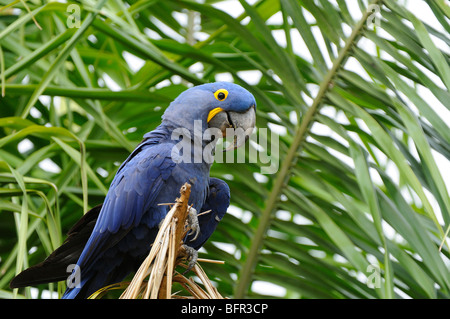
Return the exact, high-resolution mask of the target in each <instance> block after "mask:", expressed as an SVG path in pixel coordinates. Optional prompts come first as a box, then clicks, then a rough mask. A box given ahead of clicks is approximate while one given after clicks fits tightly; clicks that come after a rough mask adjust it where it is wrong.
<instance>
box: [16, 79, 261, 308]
mask: <svg viewBox="0 0 450 319" xmlns="http://www.w3.org/2000/svg"><path fill="white" fill-rule="evenodd" d="M255 108H256V102H255V98H254V97H253V95H252V94H251V93H250V92H248V91H247V90H245V89H244V88H242V87H241V86H239V85H236V84H232V83H227V82H216V83H209V84H203V85H199V86H194V87H192V88H189V89H188V90H186V91H184V92H183V93H181V94H180V95H179V96H178V97H177V98H176V99H175V100H174V101H173V102H172V103H170V105H169V106H168V108H167V109H166V111H165V112H164V114H163V116H162V122H161V124H160V125H159V126H158V127H157V128H156V129H155V130H153V131H151V132H149V133H147V134H145V135H144V139H143V141H142V142H141V143H140V144H139V145H138V146H137V148H136V149H135V150H134V151H133V152H132V153H131V154H130V156H129V157H128V158H127V159H126V160H125V162H123V164H122V165H121V166H120V167H119V169H118V171H117V173H116V175H115V177H114V179H113V181H112V183H111V185H110V188H109V190H108V193H107V195H106V198H105V200H104V202H103V204H101V205H98V206H96V207H94V208H93V209H91V210H90V211H89V212H87V213H86V214H85V215H84V216H83V217H82V218H81V219H80V220H79V221H78V222H77V223H76V225H75V226H73V227H72V229H71V230H70V231H69V233H68V237H67V239H66V241H65V242H64V243H63V245H62V246H60V247H59V248H58V249H56V250H55V251H54V252H53V253H52V254H51V255H50V256H49V257H48V258H47V259H46V260H44V261H43V262H42V263H40V264H38V265H35V266H33V267H30V268H28V269H26V270H24V271H23V272H21V273H20V274H19V275H17V276H16V277H15V278H14V279H13V280H12V281H11V284H10V287H11V288H19V287H25V286H29V285H37V284H40V283H48V282H54V281H61V280H66V279H67V278H68V276H69V275H70V273H68V272H67V269H68V268H67V267H68V266H69V265H73V264H76V267H75V268H74V272H77V271H78V272H79V273H78V275H79V279H80V281H79V285H77V286H75V287H68V288H67V289H66V291H65V293H64V295H63V298H66V299H72V298H87V297H89V296H90V295H91V294H92V293H94V292H95V291H97V290H98V289H100V288H102V287H104V286H107V285H109V284H113V283H117V282H120V281H121V280H123V279H124V277H125V276H127V275H128V274H129V273H131V272H133V271H136V270H137V269H138V267H139V266H140V264H141V263H142V261H143V260H144V259H145V257H146V256H147V255H148V253H149V251H150V247H151V244H152V243H153V241H154V239H155V237H156V235H157V232H158V226H159V225H160V223H161V221H162V220H163V219H164V217H165V216H166V214H167V212H168V210H169V207H168V206H167V205H158V204H160V203H173V202H174V200H175V198H177V197H179V191H180V188H181V186H182V185H183V184H184V183H186V182H187V183H189V184H191V195H190V198H189V204H190V205H192V207H193V210H192V212H204V211H207V210H211V212H210V213H208V214H204V215H200V216H199V217H198V219H197V220H195V218H194V219H193V220H194V222H193V223H192V227H193V230H194V232H193V233H192V234H189V235H188V236H187V238H185V245H187V247H191V248H192V249H189V250H188V251H190V253H191V254H192V255H193V256H192V259H195V253H196V250H198V249H199V248H200V247H201V246H202V245H203V244H204V243H205V242H206V240H207V239H208V238H209V237H210V236H211V234H212V233H213V232H214V230H215V228H216V226H217V224H218V222H219V221H220V220H221V219H222V217H223V216H224V214H225V213H226V211H227V208H228V206H229V203H230V189H229V187H228V185H227V184H226V183H225V182H224V181H222V180H220V179H217V178H210V177H209V172H210V167H211V163H210V162H207V161H205V160H203V159H202V160H201V161H198V160H197V161H186V160H184V161H180V160H179V159H178V160H174V158H173V156H174V154H177V152H175V153H174V152H173V149H174V146H175V145H177V143H179V139H173V136H172V133H173V132H174V130H176V129H180V128H182V129H185V132H187V133H191V134H192V135H191V136H192V141H191V142H192V143H194V141H193V140H194V138H193V137H194V136H195V133H194V121H196V122H197V125H198V124H199V123H200V124H201V132H205V130H207V129H208V128H215V129H218V130H220V131H221V132H223V133H224V135H225V133H226V132H225V131H226V128H242V129H243V130H244V131H245V134H246V135H245V136H246V138H247V137H248V136H249V135H250V133H251V131H252V130H253V128H254V126H255ZM199 121H200V122H199ZM197 134H198V132H197ZM185 135H186V134H184V136H185ZM188 135H189V134H188ZM209 142H211V141H208V139H206V140H202V142H201V145H202V147H205V146H206V144H207V143H209ZM238 144H242V142H241V143H237V145H234V146H235V147H238V146H239V145H238ZM191 152H193V150H191ZM195 216H196V215H195V213H194V217H195ZM74 274H75V273H72V276H73V275H74Z"/></svg>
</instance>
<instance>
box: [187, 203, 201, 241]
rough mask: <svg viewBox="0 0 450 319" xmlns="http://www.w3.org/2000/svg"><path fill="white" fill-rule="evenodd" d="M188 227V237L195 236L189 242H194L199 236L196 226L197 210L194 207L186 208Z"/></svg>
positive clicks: (197, 226)
mask: <svg viewBox="0 0 450 319" xmlns="http://www.w3.org/2000/svg"><path fill="white" fill-rule="evenodd" d="M188 211H189V212H188V218H187V221H188V226H189V228H190V229H191V231H190V232H189V234H188V235H192V234H195V236H194V238H192V239H191V241H194V240H196V239H197V237H198V235H199V234H200V226H199V224H198V217H197V210H196V209H195V208H194V207H189V208H188Z"/></svg>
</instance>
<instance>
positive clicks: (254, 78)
mask: <svg viewBox="0 0 450 319" xmlns="http://www.w3.org/2000/svg"><path fill="white" fill-rule="evenodd" d="M339 1H341V0H339ZM247 2H248V3H250V4H253V3H254V2H256V0H249V1H247ZM330 2H332V3H335V4H336V2H337V0H330ZM346 2H347V5H348V8H349V10H350V13H351V15H352V16H353V18H354V20H355V21H358V20H359V18H361V16H362V14H361V11H360V9H359V6H358V4H357V0H346ZM398 2H399V3H400V4H405V5H406V7H407V8H408V9H409V10H410V11H412V12H413V13H414V14H415V15H416V16H417V17H419V18H420V19H421V20H422V21H424V22H426V23H428V24H429V25H431V26H432V27H434V28H436V29H437V30H438V31H442V32H445V31H444V30H443V28H442V26H441V25H440V24H439V22H438V21H437V20H436V18H435V17H434V14H433V12H432V11H431V9H430V8H429V7H428V5H427V4H426V3H425V2H424V1H422V0H399V1H398ZM214 7H216V8H218V9H221V10H223V11H225V12H228V13H229V14H230V15H231V16H233V17H238V16H239V15H240V14H241V13H243V12H244V9H243V7H242V6H241V4H240V3H239V1H237V0H229V1H223V2H219V3H216V4H214ZM175 18H176V19H178V20H179V21H180V22H181V24H183V25H186V24H187V16H186V14H177V15H176V16H175ZM306 18H307V19H308V21H314V18H313V17H312V16H308V13H307V12H306ZM152 21H153V22H154V23H157V25H158V26H159V27H161V28H164V25H162V24H161V23H158V21H155V20H152ZM268 22H269V23H273V24H280V23H282V16H281V13H278V14H276V15H274V16H273V17H271V18H270V19H269V21H268ZM244 23H245V20H244ZM166 29H168V28H166ZM170 31H171V30H168V32H170ZM312 31H313V33H315V34H316V39H320V38H321V35H320V34H318V33H317V32H316V31H318V30H314V28H313V29H312ZM344 31H346V32H348V34H350V32H351V30H350V28H348V27H347V29H344ZM378 31H379V32H383V31H382V30H378ZM273 35H274V38H275V39H276V41H277V42H278V43H279V44H280V45H282V46H286V39H285V37H284V31H279V32H274V33H273ZM384 35H386V37H389V35H388V34H387V33H383V36H384ZM151 36H152V37H154V36H155V34H154V33H152V34H151ZM177 36H178V37H179V35H177ZM198 36H199V37H202V33H201V32H199V33H198ZM291 36H292V42H293V44H294V52H295V53H296V54H298V55H300V56H301V57H303V58H304V59H306V60H307V61H312V58H311V56H310V54H309V51H308V49H307V47H306V46H305V44H304V42H303V40H302V39H301V36H300V34H298V32H297V31H296V30H295V31H293V32H292V33H291ZM433 40H435V43H436V45H437V46H438V47H439V48H440V49H441V50H444V51H445V52H449V53H450V48H449V47H448V46H446V45H445V44H444V43H443V42H442V41H440V40H438V39H436V38H433ZM318 43H319V47H320V49H321V50H322V52H325V54H324V57H325V58H326V59H328V58H327V56H328V53H327V50H326V48H325V44H324V43H323V41H318ZM359 45H360V46H364V45H367V51H368V52H372V53H374V52H375V47H374V45H373V44H372V43H371V42H370V41H368V40H365V39H362V40H361V42H360V43H359ZM124 58H125V59H126V61H127V62H128V64H129V65H130V67H131V68H132V70H134V71H137V70H139V69H140V68H141V67H142V66H143V64H144V61H143V60H141V59H139V58H136V57H135V56H133V55H131V54H125V55H124ZM327 63H328V64H329V66H331V61H330V60H329V59H328V61H327ZM199 68H200V70H199ZM346 69H349V70H352V71H355V72H357V73H358V74H360V75H361V76H363V77H365V78H367V75H366V73H365V71H364V70H363V69H362V67H361V66H360V65H359V63H358V62H357V61H356V60H355V59H349V61H348V62H347V64H346ZM191 71H192V72H197V71H201V65H197V64H196V65H194V66H193V67H192V70H191ZM427 74H429V72H428V73H427ZM239 75H240V76H241V77H242V78H244V79H245V80H246V81H247V82H248V83H250V84H252V83H257V82H258V81H259V79H260V77H261V74H260V72H258V71H255V72H242V73H240V74H239ZM175 78H176V77H175ZM178 78H179V77H178ZM178 80H179V81H181V79H178ZM216 80H217V81H232V77H231V75H230V74H227V73H223V74H218V75H217V76H216ZM104 81H105V85H106V86H107V87H108V88H110V89H111V90H114V91H116V90H120V87H119V86H118V85H117V84H116V83H114V81H112V79H111V78H109V77H108V76H107V75H105V77H104ZM439 82H440V80H437V83H438V85H439ZM167 84H169V83H167ZM161 85H162V86H164V85H166V84H164V83H163V84H161ZM442 87H443V86H442ZM312 93H314V91H313V92H312ZM420 93H421V94H422V96H423V98H424V100H425V101H431V102H429V103H430V105H431V106H433V107H436V110H438V112H439V113H438V114H443V116H442V118H447V119H450V112H449V111H448V110H447V109H446V108H445V107H444V106H443V105H442V104H441V103H440V102H439V101H438V100H437V99H436V98H435V97H434V96H433V95H432V94H431V93H430V92H429V91H428V90H427V89H425V88H423V89H421V90H420ZM303 97H304V98H305V100H307V97H306V96H303ZM40 100H41V102H43V103H44V104H47V103H48V102H49V101H48V97H45V96H43V97H41V98H40ZM34 110H36V109H34ZM36 111H37V110H36ZM322 112H324V113H327V112H331V113H327V114H328V115H331V116H334V117H337V120H338V121H339V117H338V115H337V114H335V113H334V110H332V109H331V108H329V109H327V108H324V109H322ZM32 115H33V114H32ZM36 116H39V114H36ZM293 120H295V119H293ZM271 129H274V130H277V129H278V132H279V133H280V134H283V133H284V132H285V129H284V128H282V127H276V126H273V127H271ZM313 130H316V133H318V134H322V135H324V134H329V135H331V136H333V138H337V137H336V134H335V133H333V132H332V131H331V130H330V129H329V128H328V127H326V126H323V125H315V126H313ZM339 140H341V141H342V139H339ZM29 143H31V142H29V140H24V141H23V142H22V143H21V144H22V145H21V146H20V145H19V149H20V148H22V149H23V150H21V151H26V150H27V149H28V148H29V147H30V145H29ZM335 154H336V153H333V155H335ZM336 155H339V154H336ZM434 155H435V158H436V161H437V163H438V165H439V167H440V168H441V173H442V174H443V178H444V180H445V182H446V184H447V187H448V189H450V170H448V169H444V168H448V167H449V161H448V160H447V159H445V158H444V157H443V156H442V155H440V154H437V153H434ZM344 160H346V162H348V159H344ZM351 165H353V164H352V163H351ZM40 166H41V167H42V168H44V169H46V170H48V171H51V172H58V170H59V167H57V166H56V164H54V163H53V162H51V161H50V160H49V161H47V162H45V163H41V164H40ZM55 166H56V167H55ZM390 173H391V174H392V175H393V176H398V171H396V168H395V167H394V166H393V165H392V172H390ZM373 178H374V180H375V182H376V181H377V180H378V181H380V179H379V177H378V176H373ZM429 197H430V201H431V202H432V203H433V206H434V207H435V208H436V210H437V211H438V212H440V210H439V206H438V205H437V204H436V202H435V201H434V199H433V198H432V196H429ZM229 212H230V213H231V214H233V215H236V216H237V217H239V218H242V219H243V220H244V221H245V220H248V218H249V216H250V218H251V213H250V212H245V211H242V210H241V209H240V208H237V207H234V206H233V207H230V210H229ZM286 213H288V212H282V211H280V212H277V216H278V217H280V218H283V216H284V215H286ZM438 215H439V214H438ZM439 217H440V216H439ZM440 221H441V222H442V218H441V217H440ZM308 222H309V221H307V220H300V221H299V224H301V223H308ZM231 246H233V245H231ZM221 248H222V249H225V250H227V251H228V252H230V253H232V254H234V253H236V250H235V249H236V247H234V246H233V247H228V246H225V245H224V246H223V247H222V246H221ZM252 290H253V291H255V292H257V293H261V294H264V293H265V292H267V291H270V293H271V294H272V295H278V296H284V295H285V292H286V290H285V289H284V288H283V287H280V286H277V285H274V284H271V283H266V282H258V281H256V282H254V283H253V286H252Z"/></svg>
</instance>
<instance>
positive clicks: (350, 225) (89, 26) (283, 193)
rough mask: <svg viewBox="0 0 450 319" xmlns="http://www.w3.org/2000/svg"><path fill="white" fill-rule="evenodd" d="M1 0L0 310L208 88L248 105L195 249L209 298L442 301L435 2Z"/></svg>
mask: <svg viewBox="0 0 450 319" xmlns="http://www.w3.org/2000/svg"><path fill="white" fill-rule="evenodd" d="M8 2H9V1H5V0H0V5H3V6H4V8H3V9H2V10H0V72H1V76H0V79H1V82H2V83H1V87H2V90H3V92H4V96H2V97H1V98H0V145H1V147H0V273H1V274H2V277H1V278H0V296H1V297H5V298H11V297H30V296H31V291H32V290H30V289H25V290H23V291H22V290H20V291H10V289H9V288H8V283H9V281H10V280H11V278H12V277H13V276H14V274H15V273H17V272H18V271H20V270H21V269H23V268H24V267H27V266H28V265H31V264H35V263H37V262H39V261H41V260H43V259H44V258H45V256H47V255H48V254H49V253H50V252H51V251H52V250H53V249H54V248H55V247H56V246H58V245H59V244H60V242H61V241H62V240H63V234H65V233H66V232H67V230H68V229H69V228H70V227H71V225H73V223H74V222H75V221H76V220H77V219H78V218H79V217H80V216H81V215H82V213H83V211H85V210H86V209H88V208H89V207H93V206H94V205H96V204H98V203H101V202H102V200H103V198H104V195H105V192H106V191H107V189H108V186H109V184H110V182H111V180H112V178H113V176H114V174H115V171H116V170H117V168H118V165H119V164H120V163H121V162H122V161H123V160H124V159H125V158H126V156H127V155H128V154H129V152H130V151H132V150H133V149H134V147H135V146H136V145H137V143H138V142H139V141H140V140H141V138H142V135H143V134H144V133H146V132H148V131H150V130H152V129H153V128H155V127H156V126H157V125H158V124H159V123H160V117H161V115H162V113H163V112H164V109H165V107H166V106H167V105H168V104H169V103H170V101H171V100H172V99H173V98H174V97H175V96H177V95H178V94H179V93H180V92H182V91H183V90H185V89H186V87H187V86H190V85H194V84H200V83H205V82H211V81H216V80H221V79H227V80H230V81H235V82H236V83H238V84H241V85H243V86H244V87H246V88H247V89H249V90H250V91H251V92H252V93H253V94H254V95H255V97H256V99H257V103H258V108H257V127H258V128H259V130H258V131H257V138H256V139H255V141H254V142H255V143H251V144H250V145H249V146H247V152H248V153H246V156H247V157H246V162H245V163H215V164H214V165H213V168H212V171H211V174H212V175H213V176H217V177H220V178H223V179H226V180H227V182H228V184H229V185H230V188H231V192H232V199H231V201H232V206H231V207H230V210H229V213H228V214H227V216H226V217H225V218H224V219H223V221H222V222H221V224H220V225H219V227H218V229H217V231H216V232H215V234H214V235H213V237H212V238H211V240H210V241H209V242H208V243H207V244H206V245H205V247H204V250H202V252H201V255H203V256H204V257H205V258H210V259H219V260H223V261H225V264H224V265H217V264H205V265H204V269H205V271H206V272H207V273H208V276H209V277H210V278H211V279H212V280H214V281H215V282H216V283H217V287H218V289H219V291H220V292H221V294H222V295H224V296H229V297H238V298H242V297H281V298H448V297H450V271H449V270H450V269H449V259H450V254H449V253H450V247H449V244H448V233H449V229H450V198H449V187H450V186H449V185H450V184H449V178H450V177H449V176H448V173H447V171H446V167H448V164H449V160H450V134H449V132H450V130H449V121H448V118H449V111H450V103H449V101H450V93H449V89H450V65H449V62H450V50H449V47H450V37H449V33H450V23H449V19H450V9H449V7H448V4H447V3H446V2H445V1H444V0H433V1H431V0H423V1H422V0H420V1H417V2H414V4H411V3H408V2H406V1H392V0H378V1H372V2H368V1H359V0H358V1H357V0H346V1H337V2H336V1H326V0H317V1H312V0H301V1H294V0H281V1H277V0H260V1H257V2H255V3H252V4H250V3H249V2H247V1H244V0H242V1H234V2H230V3H228V5H229V7H230V8H231V7H233V8H236V10H237V11H236V12H234V11H232V10H231V9H229V10H228V7H227V9H223V8H224V7H223V6H222V5H221V4H222V1H184V0H182V1H180V0H177V1H172V0H170V1H133V0H126V1H114V2H110V1H101V2H99V3H98V4H96V7H92V6H91V4H90V3H88V2H85V1H79V2H73V3H72V2H67V3H66V2H64V3H59V2H46V1H43V2H41V4H36V3H35V2H27V3H26V4H27V6H28V7H29V8H26V7H25V6H24V2H22V1H15V2H13V3H11V4H8ZM231 4H232V5H231ZM71 5H75V7H73V6H71ZM413 5H420V10H422V12H423V13H424V14H425V13H427V14H428V16H427V17H430V18H429V19H424V18H422V15H418V14H417V10H415V7H413ZM69 6H71V7H69ZM73 8H75V9H77V10H78V12H79V13H80V17H78V16H77V15H75V14H74V11H73ZM77 19H79V20H77ZM35 21H36V22H37V23H38V24H39V26H40V27H41V28H42V30H41V29H39V28H38V27H37V24H36V23H35ZM74 21H75V22H77V21H78V22H79V24H78V27H77V26H76V24H75V27H74V28H72V26H73V25H72V23H69V22H74ZM266 128H268V131H266V132H264V130H262V129H266ZM264 139H266V140H267V141H268V143H267V145H265V143H264ZM258 144H259V145H258ZM250 150H252V151H254V154H256V156H255V158H256V159H257V160H256V161H255V160H253V159H254V158H253V157H251V156H250V155H249V153H250ZM277 151H278V152H277ZM264 155H266V156H265V157H264ZM268 160H269V161H268ZM270 160H272V162H270ZM271 163H272V164H273V165H274V167H275V168H277V169H275V171H272V172H270V173H267V170H266V171H264V168H267V167H268V166H269V165H270V164H271ZM261 284H262V285H261ZM274 285H275V286H274ZM63 286H64V284H59V285H58V287H57V288H56V286H54V285H41V286H39V287H38V296H39V297H45V295H44V293H46V291H47V290H50V291H58V292H60V293H61V292H62V291H63V289H64V287H63ZM258 287H268V288H262V289H261V288H258ZM273 287H278V288H279V289H272V288H273Z"/></svg>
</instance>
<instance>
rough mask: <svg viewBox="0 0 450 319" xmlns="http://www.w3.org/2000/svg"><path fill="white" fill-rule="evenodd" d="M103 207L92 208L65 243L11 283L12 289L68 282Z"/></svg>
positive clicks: (71, 231) (70, 232)
mask: <svg viewBox="0 0 450 319" xmlns="http://www.w3.org/2000/svg"><path fill="white" fill-rule="evenodd" d="M101 207H102V205H101V204H100V205H97V206H96V207H94V208H92V209H91V210H90V211H88V212H87V213H86V214H84V215H83V217H81V218H80V220H79V221H78V222H77V223H76V224H75V225H74V226H73V227H72V228H71V229H70V230H69V232H68V233H67V235H68V237H67V239H66V240H65V241H64V243H63V244H62V245H61V246H60V247H59V248H57V249H56V250H55V251H54V252H53V253H51V254H50V256H48V257H47V258H46V259H45V260H44V261H43V262H41V263H39V264H37V265H35V266H32V267H30V268H28V269H25V270H24V271H22V272H21V273H20V274H18V275H17V276H16V277H14V278H13V280H12V281H11V282H10V284H9V286H10V288H21V287H26V286H33V285H38V284H43V283H49V282H56V281H61V280H66V279H67V277H68V276H69V275H70V273H68V272H67V267H68V266H69V265H70V264H76V262H77V261H78V258H79V257H80V255H81V252H82V251H83V248H84V246H85V245H86V242H87V241H88V239H89V237H90V236H91V233H92V230H93V229H94V226H95V222H96V221H97V218H98V214H99V213H100V209H101Z"/></svg>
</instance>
